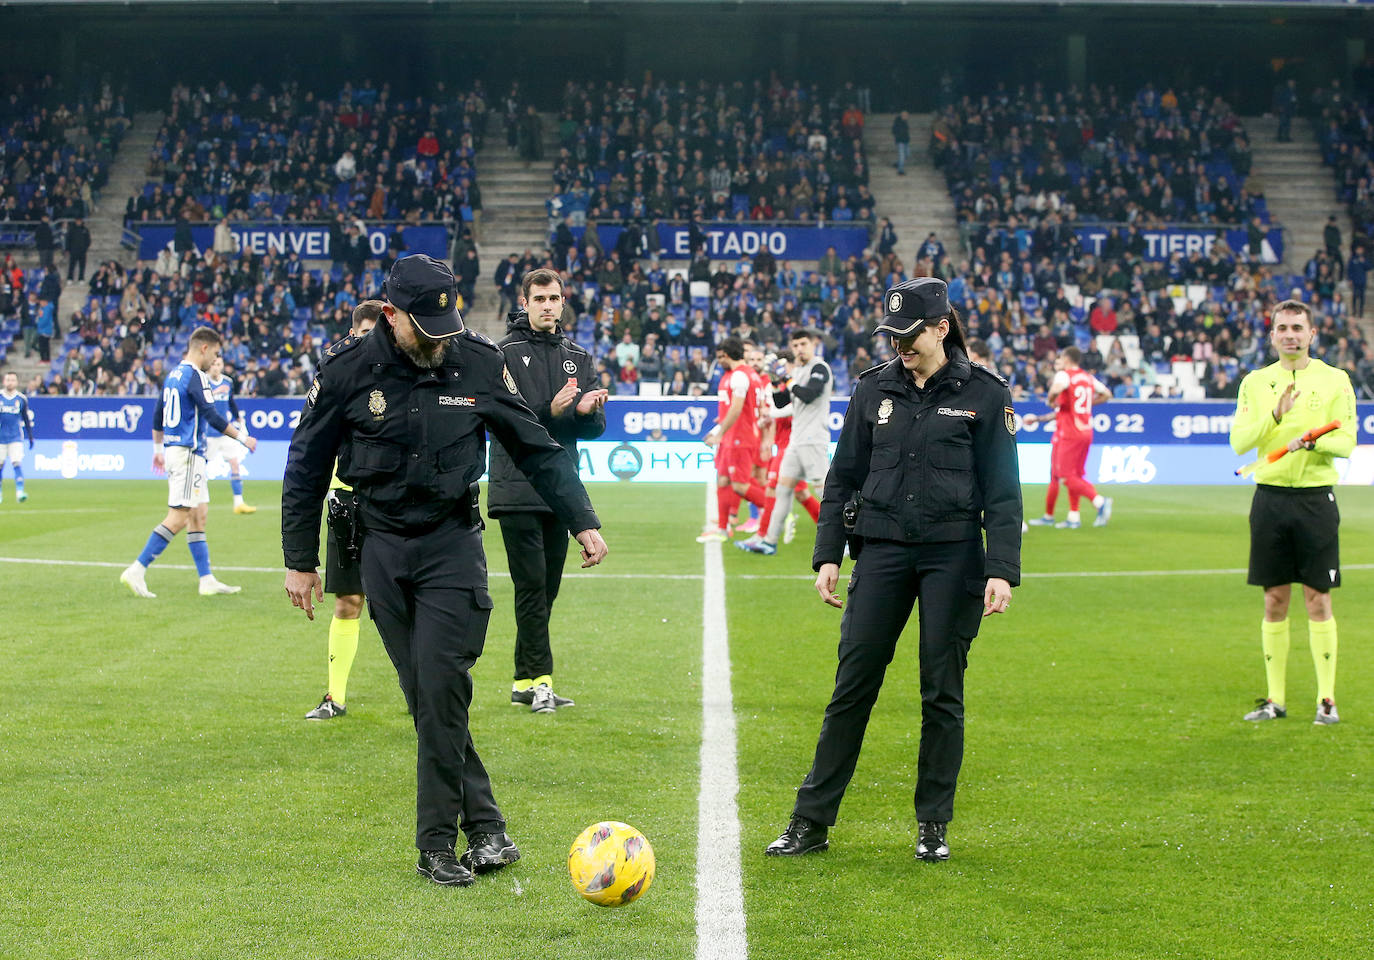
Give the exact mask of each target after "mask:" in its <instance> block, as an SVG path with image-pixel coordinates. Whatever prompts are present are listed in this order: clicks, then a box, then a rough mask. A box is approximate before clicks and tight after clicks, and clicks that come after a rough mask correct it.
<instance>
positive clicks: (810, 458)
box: [778, 443, 830, 493]
mask: <svg viewBox="0 0 1374 960" xmlns="http://www.w3.org/2000/svg"><path fill="white" fill-rule="evenodd" d="M829 470H830V450H829V445H828V444H824V443H804V444H797V443H789V444H788V445H787V451H786V452H785V453H783V455H782V463H781V464H780V465H779V466H778V476H780V477H795V478H796V479H798V480H805V481H806V482H807V483H809V484H811V485H813V486H814V487H816V489H817V492H818V493H819V492H820V487H821V485H822V484H823V483H825V475H826V473H827V472H829Z"/></svg>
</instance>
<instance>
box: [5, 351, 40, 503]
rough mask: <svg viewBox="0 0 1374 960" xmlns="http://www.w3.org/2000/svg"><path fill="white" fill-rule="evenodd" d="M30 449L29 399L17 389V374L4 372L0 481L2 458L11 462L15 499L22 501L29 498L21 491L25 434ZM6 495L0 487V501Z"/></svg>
mask: <svg viewBox="0 0 1374 960" xmlns="http://www.w3.org/2000/svg"><path fill="white" fill-rule="evenodd" d="M25 436H27V437H28V438H29V449H30V450H32V449H33V412H32V411H31V410H30V409H29V401H28V399H27V398H25V396H24V395H23V394H22V393H20V392H19V376H18V374H15V373H6V374H5V389H4V390H3V391H2V392H0V448H3V449H0V483H3V481H4V477H5V461H6V460H8V461H9V462H10V463H11V464H13V465H14V492H15V499H17V500H18V501H19V502H20V503H23V502H24V501H25V500H27V499H28V498H29V495H28V494H27V493H25V492H24V466H23V464H24V437H25ZM4 499H5V495H4V491H3V490H0V502H3V501H4Z"/></svg>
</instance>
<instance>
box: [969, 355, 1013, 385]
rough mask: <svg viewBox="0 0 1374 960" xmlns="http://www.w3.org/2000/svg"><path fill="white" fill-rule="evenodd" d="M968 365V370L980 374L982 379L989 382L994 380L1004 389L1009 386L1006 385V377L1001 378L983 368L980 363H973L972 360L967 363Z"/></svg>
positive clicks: (997, 374)
mask: <svg viewBox="0 0 1374 960" xmlns="http://www.w3.org/2000/svg"><path fill="white" fill-rule="evenodd" d="M968 365H969V368H970V369H971V370H972V371H973V372H974V374H980V373H981V374H982V375H983V376H984V377H987V378H988V379H989V380H996V381H997V382H998V383H1000V384H1001V385H1002V386H1004V387H1005V386H1008V385H1009V384H1008V383H1007V379H1006V377H1004V376H1002V375H1001V374H1000V373H998V372H997V371H996V370H990V369H988V368H987V367H985V366H983V365H982V364H981V363H974V362H973V361H972V360H970V361H969V364H968Z"/></svg>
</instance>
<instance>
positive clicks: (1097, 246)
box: [1074, 224, 1283, 263]
mask: <svg viewBox="0 0 1374 960" xmlns="http://www.w3.org/2000/svg"><path fill="white" fill-rule="evenodd" d="M1113 229H1118V230H1120V232H1121V235H1122V237H1123V238H1124V237H1125V236H1126V230H1125V228H1124V227H1120V226H1118V225H1115V224H1098V225H1095V226H1089V227H1075V228H1074V230H1075V231H1076V232H1077V234H1078V239H1079V241H1080V242H1081V243H1082V244H1083V250H1084V252H1086V253H1091V254H1093V255H1094V256H1097V257H1100V256H1102V251H1103V249H1104V248H1105V247H1106V244H1107V237H1108V236H1109V235H1110V234H1111V231H1112V230H1113ZM1139 233H1140V236H1141V237H1142V238H1144V240H1145V259H1146V260H1164V261H1167V260H1168V259H1169V258H1170V257H1172V256H1173V255H1174V254H1175V253H1179V254H1182V255H1183V259H1184V260H1187V259H1188V258H1189V257H1191V256H1192V255H1193V254H1194V253H1200V254H1202V256H1203V257H1207V256H1209V255H1210V254H1211V252H1212V247H1213V246H1215V245H1216V242H1217V238H1218V236H1219V235H1220V236H1222V237H1224V238H1225V240H1226V245H1227V246H1228V247H1230V248H1231V253H1232V254H1233V255H1235V256H1240V255H1242V254H1244V253H1245V252H1246V251H1247V250H1248V249H1249V244H1250V235H1249V233H1248V232H1247V231H1246V230H1244V229H1242V228H1228V227H1205V226H1200V227H1184V226H1168V227H1157V228H1156V227H1149V228H1141V229H1140V231H1139ZM1260 255H1261V259H1262V260H1263V261H1264V262H1265V263H1279V262H1280V261H1282V260H1283V231H1282V230H1280V229H1278V228H1277V227H1275V228H1271V229H1269V230H1268V231H1266V232H1265V235H1264V242H1263V243H1262V244H1261V247H1260Z"/></svg>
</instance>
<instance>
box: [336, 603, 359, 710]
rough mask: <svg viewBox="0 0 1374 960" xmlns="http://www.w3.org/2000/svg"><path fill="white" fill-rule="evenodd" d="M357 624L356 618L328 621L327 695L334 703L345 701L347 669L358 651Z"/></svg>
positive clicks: (339, 618)
mask: <svg viewBox="0 0 1374 960" xmlns="http://www.w3.org/2000/svg"><path fill="white" fill-rule="evenodd" d="M358 625H359V621H357V620H344V619H342V618H341V617H335V618H334V619H333V620H331V621H329V696H330V698H331V699H332V700H333V701H334V702H335V703H339V704H342V703H346V702H347V700H346V697H347V696H348V671H350V670H352V669H353V655H354V654H355V653H357V652H358Z"/></svg>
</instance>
